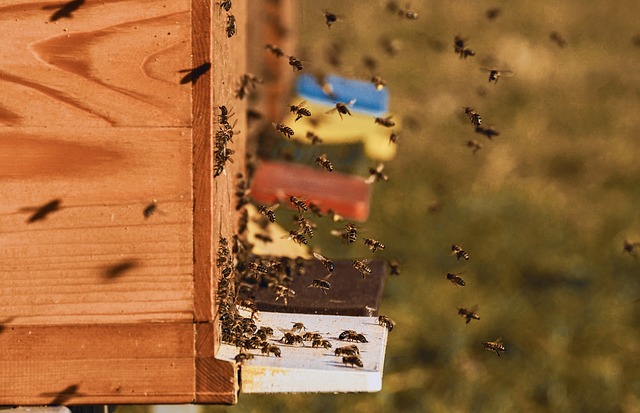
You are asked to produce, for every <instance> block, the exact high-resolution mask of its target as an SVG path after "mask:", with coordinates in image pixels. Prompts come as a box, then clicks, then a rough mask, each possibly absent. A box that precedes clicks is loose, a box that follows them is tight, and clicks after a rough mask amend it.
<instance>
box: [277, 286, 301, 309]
mask: <svg viewBox="0 0 640 413" xmlns="http://www.w3.org/2000/svg"><path fill="white" fill-rule="evenodd" d="M274 292H275V294H276V299H275V301H278V299H280V298H282V301H283V302H284V305H287V304H288V300H289V298H291V297H294V296H295V295H296V292H295V291H293V290H292V289H291V288H289V287H285V286H284V285H276V287H275V290H274Z"/></svg>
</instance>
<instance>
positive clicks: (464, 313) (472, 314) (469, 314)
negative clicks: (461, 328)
mask: <svg viewBox="0 0 640 413" xmlns="http://www.w3.org/2000/svg"><path fill="white" fill-rule="evenodd" d="M477 308H478V306H474V307H473V308H472V309H471V310H468V309H466V308H458V315H459V316H461V317H464V318H466V319H467V322H466V324H469V323H470V322H471V320H472V319H473V320H480V316H479V315H478V313H476V309H477Z"/></svg>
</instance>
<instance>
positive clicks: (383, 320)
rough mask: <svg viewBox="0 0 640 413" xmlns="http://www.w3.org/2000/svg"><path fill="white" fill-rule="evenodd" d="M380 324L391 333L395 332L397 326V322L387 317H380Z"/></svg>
mask: <svg viewBox="0 0 640 413" xmlns="http://www.w3.org/2000/svg"><path fill="white" fill-rule="evenodd" d="M378 324H380V325H381V326H382V327H385V328H386V329H387V330H389V332H391V331H392V330H393V327H394V326H395V325H396V322H395V321H393V320H392V319H390V318H389V317H387V316H386V315H379V316H378Z"/></svg>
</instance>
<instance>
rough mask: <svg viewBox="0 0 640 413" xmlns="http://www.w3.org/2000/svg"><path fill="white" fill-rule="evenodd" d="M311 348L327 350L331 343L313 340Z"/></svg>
mask: <svg viewBox="0 0 640 413" xmlns="http://www.w3.org/2000/svg"><path fill="white" fill-rule="evenodd" d="M311 347H314V348H318V347H323V348H325V349H327V350H328V349H330V348H331V347H332V346H331V343H330V342H329V340H313V341H312V342H311Z"/></svg>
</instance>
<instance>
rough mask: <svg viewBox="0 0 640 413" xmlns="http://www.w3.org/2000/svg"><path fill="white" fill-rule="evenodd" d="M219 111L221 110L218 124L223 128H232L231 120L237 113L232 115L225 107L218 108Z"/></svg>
mask: <svg viewBox="0 0 640 413" xmlns="http://www.w3.org/2000/svg"><path fill="white" fill-rule="evenodd" d="M218 109H220V114H219V115H218V123H219V124H221V125H223V126H230V123H229V120H230V119H231V117H232V116H233V115H235V113H231V110H229V109H227V107H226V106H225V105H222V106H218ZM230 129H233V128H230Z"/></svg>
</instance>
